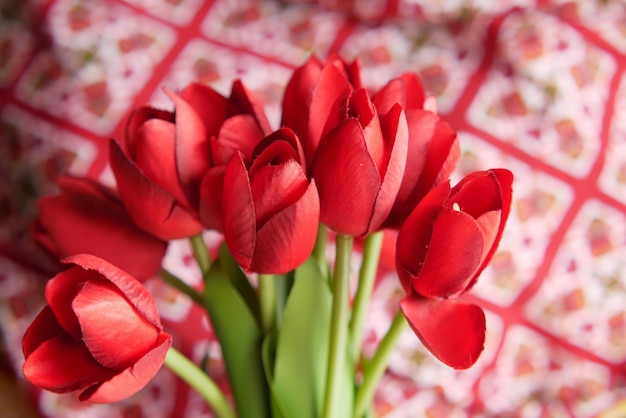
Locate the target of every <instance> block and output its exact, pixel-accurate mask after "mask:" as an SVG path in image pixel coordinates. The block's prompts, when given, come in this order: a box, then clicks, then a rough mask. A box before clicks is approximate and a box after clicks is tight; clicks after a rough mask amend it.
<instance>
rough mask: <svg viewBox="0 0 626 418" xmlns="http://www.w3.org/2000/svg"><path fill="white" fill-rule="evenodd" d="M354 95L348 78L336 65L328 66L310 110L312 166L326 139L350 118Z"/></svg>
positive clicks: (308, 153)
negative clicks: (350, 102)
mask: <svg viewBox="0 0 626 418" xmlns="http://www.w3.org/2000/svg"><path fill="white" fill-rule="evenodd" d="M351 94H352V86H351V85H350V82H349V81H348V79H347V78H346V75H345V74H344V73H343V72H342V71H341V70H340V69H339V68H337V67H336V66H334V65H325V66H324V68H323V69H322V71H321V73H320V76H319V79H318V82H317V84H316V86H315V88H314V89H313V96H312V98H311V105H310V107H309V109H310V110H309V128H308V135H307V137H306V143H305V144H304V154H305V155H306V158H307V162H308V163H309V167H310V163H312V161H313V158H314V156H315V150H316V149H317V147H318V146H319V143H320V140H321V138H322V136H324V135H326V134H327V133H328V132H329V131H330V130H331V129H332V128H334V127H335V126H337V125H338V124H339V122H341V121H343V120H344V119H345V118H346V117H347V116H348V99H349V97H350V95H351Z"/></svg>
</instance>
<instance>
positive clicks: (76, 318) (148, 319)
mask: <svg viewBox="0 0 626 418" xmlns="http://www.w3.org/2000/svg"><path fill="white" fill-rule="evenodd" d="M65 261H66V262H68V263H72V264H75V266H74V267H71V268H70V269H68V270H65V271H63V272H61V273H59V274H58V275H56V276H55V277H54V278H52V279H51V280H50V281H49V282H48V284H47V285H46V300H47V301H48V304H49V305H48V306H46V307H45V308H44V309H43V311H42V312H41V313H40V314H39V315H38V316H37V317H36V318H35V320H34V321H33V323H32V324H31V325H30V327H29V328H28V329H27V330H26V334H25V335H24V340H23V343H22V348H23V351H24V357H25V359H26V360H25V362H24V366H23V373H24V376H25V377H26V379H27V380H29V381H30V382H31V383H33V384H34V385H36V386H39V387H42V388H44V389H46V390H50V391H52V392H57V393H64V392H70V391H75V390H81V391H82V392H81V394H80V396H79V399H80V400H89V401H92V402H103V403H110V402H116V401H119V400H122V399H124V398H127V397H129V396H131V395H133V394H134V393H136V392H137V391H139V390H140V389H141V388H143V387H144V386H145V385H146V384H147V383H148V382H149V381H150V379H152V378H153V377H154V375H155V374H156V373H157V371H158V370H159V369H160V367H161V365H162V364H163V361H164V360H165V355H166V353H167V351H168V349H169V347H170V345H171V342H172V337H171V336H170V335H168V334H166V333H164V332H163V329H162V327H161V322H160V319H159V314H158V312H157V309H156V306H155V303H154V300H153V299H152V297H151V296H150V293H149V292H148V291H147V290H146V288H145V287H143V285H142V284H141V283H140V282H138V281H137V280H136V279H135V278H133V277H132V276H131V275H129V274H128V273H126V272H124V271H123V270H120V269H119V268H117V267H115V266H113V265H112V264H109V263H107V262H106V261H104V260H102V259H100V258H97V257H95V256H92V255H86V254H81V255H76V256H73V257H70V258H68V259H66V260H65Z"/></svg>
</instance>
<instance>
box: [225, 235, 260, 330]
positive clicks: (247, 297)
mask: <svg viewBox="0 0 626 418" xmlns="http://www.w3.org/2000/svg"><path fill="white" fill-rule="evenodd" d="M219 259H220V262H221V263H222V267H223V269H224V272H225V273H226V274H227V276H228V278H229V279H230V281H231V282H232V284H233V286H234V287H235V288H236V289H237V291H238V292H239V294H240V295H241V297H242V298H243V300H244V301H245V302H246V303H247V304H248V307H249V308H250V310H251V311H252V313H253V314H254V316H255V318H257V319H258V318H260V315H261V314H260V309H259V300H258V299H257V297H256V292H255V291H254V288H253V287H252V285H251V284H250V281H249V280H248V278H247V277H246V275H245V274H244V273H243V271H242V270H241V267H239V264H237V262H236V261H235V259H234V258H233V256H232V254H231V253H230V251H229V250H228V247H227V246H226V242H223V243H222V245H221V246H220V249H219Z"/></svg>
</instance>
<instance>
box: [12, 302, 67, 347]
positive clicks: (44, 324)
mask: <svg viewBox="0 0 626 418" xmlns="http://www.w3.org/2000/svg"><path fill="white" fill-rule="evenodd" d="M65 333H66V332H65V330H64V329H63V327H61V324H59V321H57V319H56V317H55V316H54V312H53V311H52V309H51V308H50V306H46V307H44V308H43V310H42V311H41V312H40V313H39V315H37V316H36V317H35V319H34V320H33V323H32V324H30V325H29V327H28V328H27V329H26V332H25V333H24V339H23V340H22V352H23V353H24V357H25V358H26V357H28V356H30V355H31V353H32V352H33V351H35V350H36V349H37V347H39V346H40V345H41V344H42V343H44V342H45V341H47V340H49V339H51V338H54V337H56V336H57V335H61V334H65Z"/></svg>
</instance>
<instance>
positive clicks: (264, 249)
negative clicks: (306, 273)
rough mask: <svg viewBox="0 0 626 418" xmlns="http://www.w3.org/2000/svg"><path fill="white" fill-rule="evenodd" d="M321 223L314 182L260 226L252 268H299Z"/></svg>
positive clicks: (273, 270)
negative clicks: (293, 201)
mask: <svg viewBox="0 0 626 418" xmlns="http://www.w3.org/2000/svg"><path fill="white" fill-rule="evenodd" d="M318 226H319V198H318V195H317V189H316V188H315V184H314V183H313V182H311V183H310V184H309V187H308V188H307V189H306V192H305V193H304V194H303V195H302V197H301V198H300V199H299V200H298V201H297V202H295V203H294V204H293V205H291V206H289V207H287V208H286V209H284V210H282V211H280V212H278V213H276V214H275V215H274V216H273V217H272V218H271V219H269V221H268V222H267V223H266V224H265V225H264V226H263V227H262V228H260V229H259V231H258V233H257V245H256V248H255V252H254V257H253V260H252V264H251V266H250V270H251V271H254V272H257V273H272V274H284V273H287V272H289V271H291V270H293V269H295V268H296V267H298V266H299V265H300V264H302V263H303V262H304V261H305V260H306V259H307V258H308V257H309V256H310V255H311V252H312V251H313V247H314V246H315V240H316V238H317V230H318Z"/></svg>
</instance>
